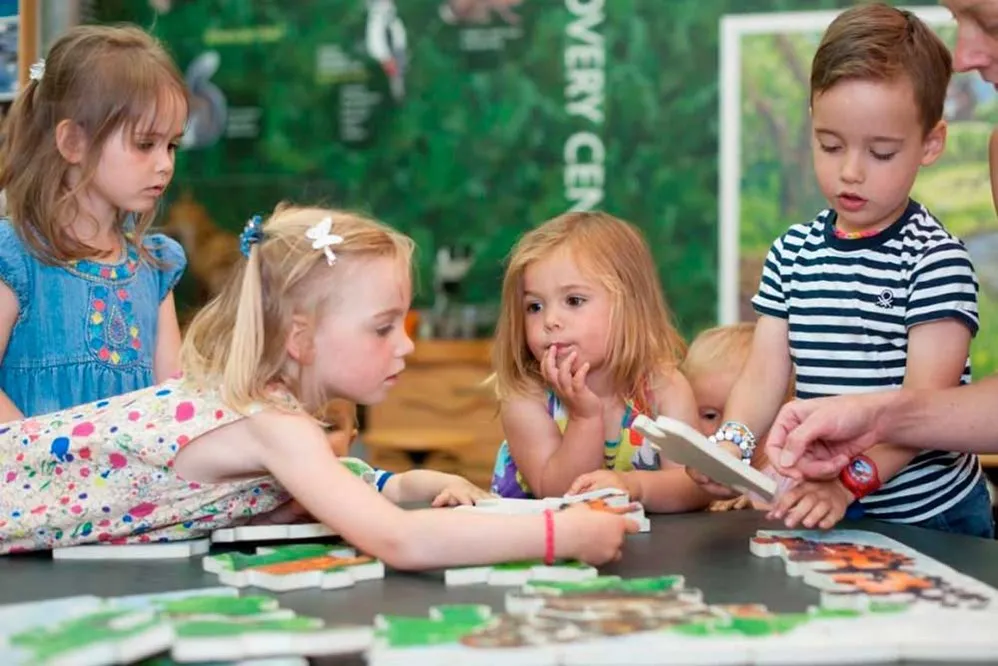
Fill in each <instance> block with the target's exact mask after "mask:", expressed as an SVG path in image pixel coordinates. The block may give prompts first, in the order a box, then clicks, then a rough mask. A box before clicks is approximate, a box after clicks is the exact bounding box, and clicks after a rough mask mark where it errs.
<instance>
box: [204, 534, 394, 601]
mask: <svg viewBox="0 0 998 666" xmlns="http://www.w3.org/2000/svg"><path fill="white" fill-rule="evenodd" d="M202 565H203V567H204V570H205V571H207V572H209V573H214V574H217V575H218V579H219V581H220V582H222V583H224V584H225V585H232V586H234V587H246V586H248V585H253V586H255V587H261V588H264V589H268V590H274V591H286V590H298V589H303V588H309V587H317V588H321V589H334V588H343V587H351V586H353V585H354V584H355V583H358V582H361V581H368V580H378V579H382V578H384V577H385V566H384V564H383V563H382V562H381V561H379V560H376V559H374V558H372V557H368V556H366V555H358V554H357V552H356V551H355V550H353V549H352V548H342V547H332V548H331V547H330V546H324V545H321V544H294V545H288V546H275V547H271V548H257V551H256V554H255V555H246V554H244V553H225V554H222V555H210V556H207V557H205V558H204V560H203V561H202Z"/></svg>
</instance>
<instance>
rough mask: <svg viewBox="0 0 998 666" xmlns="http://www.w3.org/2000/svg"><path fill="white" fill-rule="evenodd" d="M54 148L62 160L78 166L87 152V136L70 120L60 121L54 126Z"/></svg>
mask: <svg viewBox="0 0 998 666" xmlns="http://www.w3.org/2000/svg"><path fill="white" fill-rule="evenodd" d="M55 147H56V148H57V149H58V150H59V154H60V155H62V158H63V159H64V160H66V161H67V162H69V163H70V164H73V165H78V164H80V163H81V162H83V157H84V155H86V152H87V135H86V133H85V132H84V131H83V128H82V127H80V126H79V125H77V124H76V123H74V122H73V121H72V120H69V119H66V120H60V121H59V124H58V125H56V126H55Z"/></svg>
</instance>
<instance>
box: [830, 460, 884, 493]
mask: <svg viewBox="0 0 998 666" xmlns="http://www.w3.org/2000/svg"><path fill="white" fill-rule="evenodd" d="M839 480H840V481H841V482H842V485H843V486H845V487H846V489H847V490H848V491H849V492H851V493H852V494H853V495H854V496H855V497H856V499H860V498H863V497H866V496H867V495H869V494H870V493H872V492H874V491H875V490H877V489H878V488H880V485H881V483H880V475H879V474H878V473H877V463H875V462H873V460H872V459H871V458H870V457H869V456H862V455H861V456H856V457H855V458H853V459H852V460H850V461H849V464H848V465H846V466H845V467H843V468H842V472H841V473H840V474H839Z"/></svg>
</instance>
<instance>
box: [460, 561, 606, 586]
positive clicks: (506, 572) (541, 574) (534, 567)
mask: <svg viewBox="0 0 998 666" xmlns="http://www.w3.org/2000/svg"><path fill="white" fill-rule="evenodd" d="M598 575H599V571H597V570H596V568H595V567H591V566H589V565H588V564H583V563H582V562H577V561H574V560H566V561H564V562H558V563H555V564H554V565H552V566H548V565H546V564H544V563H543V562H542V561H541V560H526V561H523V562H507V563H503V564H494V565H490V566H474V567H458V568H454V569H447V570H446V571H444V583H445V584H446V585H451V586H453V585H523V584H525V583H527V582H529V581H578V580H587V579H589V578H595V577H597V576H598Z"/></svg>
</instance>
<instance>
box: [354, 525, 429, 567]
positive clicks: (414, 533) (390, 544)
mask: <svg viewBox="0 0 998 666" xmlns="http://www.w3.org/2000/svg"><path fill="white" fill-rule="evenodd" d="M427 546H428V544H426V543H425V539H424V540H421V539H420V538H419V530H416V529H413V528H412V527H411V526H404V527H400V528H399V529H392V530H385V532H384V534H382V535H379V536H378V537H377V539H376V542H375V543H372V544H371V545H370V547H369V549H368V551H367V552H369V553H371V554H372V555H374V556H375V557H377V558H378V559H379V560H381V561H382V562H384V563H385V565H386V566H389V567H391V568H392V569H395V570H397V571H419V570H422V569H429V568H431V567H433V566H434V563H433V556H434V553H433V550H434V549H433V548H430V547H427Z"/></svg>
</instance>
